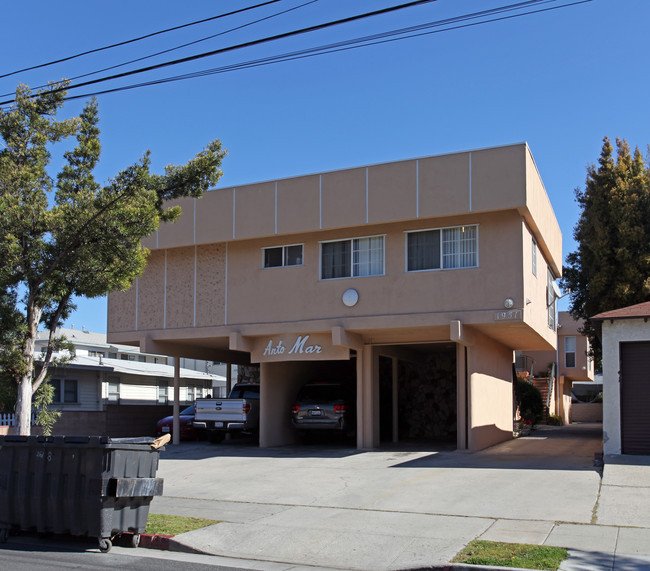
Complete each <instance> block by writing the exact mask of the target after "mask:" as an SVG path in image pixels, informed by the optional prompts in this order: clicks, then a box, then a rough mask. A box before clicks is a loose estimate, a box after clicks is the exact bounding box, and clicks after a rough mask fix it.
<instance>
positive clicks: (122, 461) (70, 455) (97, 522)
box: [0, 436, 164, 551]
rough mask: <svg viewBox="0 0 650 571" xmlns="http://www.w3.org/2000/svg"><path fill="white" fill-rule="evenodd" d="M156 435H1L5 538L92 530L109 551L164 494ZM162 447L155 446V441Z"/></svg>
mask: <svg viewBox="0 0 650 571" xmlns="http://www.w3.org/2000/svg"><path fill="white" fill-rule="evenodd" d="M152 443H154V439H153V438H135V439H130V438H120V439H111V438H109V437H106V436H0V541H6V540H7V537H8V534H9V532H10V531H12V530H23V531H37V532H49V533H65V534H70V535H88V536H90V537H97V538H98V539H99V548H100V550H101V551H108V550H109V549H110V548H111V546H112V539H113V538H114V536H116V535H118V534H120V533H122V532H131V533H133V534H134V535H133V538H132V543H131V544H132V545H133V547H137V545H138V544H139V542H140V533H142V532H144V530H145V526H146V524H147V518H148V517H149V504H150V503H151V500H152V499H153V497H154V496H160V495H162V488H163V480H162V478H156V477H155V476H156V471H157V469H158V460H159V455H160V454H159V453H160V450H164V448H154V447H153V446H152ZM154 446H155V444H154Z"/></svg>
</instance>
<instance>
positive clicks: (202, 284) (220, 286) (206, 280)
mask: <svg viewBox="0 0 650 571" xmlns="http://www.w3.org/2000/svg"><path fill="white" fill-rule="evenodd" d="M225 311H226V245H225V244H207V245H205V246H198V247H197V250H196V327H204V326H209V325H223V324H224V323H225Z"/></svg>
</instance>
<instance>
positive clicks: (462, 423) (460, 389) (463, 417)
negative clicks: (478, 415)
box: [456, 343, 469, 450]
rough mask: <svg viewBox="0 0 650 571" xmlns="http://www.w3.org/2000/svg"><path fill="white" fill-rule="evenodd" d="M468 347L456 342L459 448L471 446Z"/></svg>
mask: <svg viewBox="0 0 650 571" xmlns="http://www.w3.org/2000/svg"><path fill="white" fill-rule="evenodd" d="M467 365H468V348H467V346H466V345H463V344H461V343H456V419H457V420H456V447H457V448H458V450H467V449H468V448H469V434H468V428H467V427H468V416H469V394H468V393H469V372H468V370H467Z"/></svg>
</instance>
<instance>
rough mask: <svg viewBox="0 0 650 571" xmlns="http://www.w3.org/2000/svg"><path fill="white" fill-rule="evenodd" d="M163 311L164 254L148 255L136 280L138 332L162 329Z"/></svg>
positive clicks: (160, 251) (157, 251)
mask: <svg viewBox="0 0 650 571" xmlns="http://www.w3.org/2000/svg"><path fill="white" fill-rule="evenodd" d="M164 311H165V252H164V251H163V250H156V251H154V252H151V254H149V258H148V259H147V267H146V268H145V270H144V273H143V274H142V275H141V276H140V278H138V307H137V312H138V322H137V329H138V330H147V329H162V328H163V323H164Z"/></svg>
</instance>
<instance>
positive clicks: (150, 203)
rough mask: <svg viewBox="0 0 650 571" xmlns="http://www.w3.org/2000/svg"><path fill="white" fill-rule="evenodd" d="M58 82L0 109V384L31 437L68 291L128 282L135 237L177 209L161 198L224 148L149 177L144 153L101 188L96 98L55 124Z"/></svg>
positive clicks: (178, 192) (139, 254)
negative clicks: (42, 338)
mask: <svg viewBox="0 0 650 571" xmlns="http://www.w3.org/2000/svg"><path fill="white" fill-rule="evenodd" d="M63 87H64V84H56V85H52V86H50V87H49V88H48V89H45V90H42V91H39V92H38V93H37V94H32V93H31V92H30V90H29V89H28V88H27V87H25V86H19V87H18V89H17V91H16V100H15V103H14V105H13V106H12V107H11V108H10V109H8V110H0V137H2V141H3V142H4V143H3V145H2V148H0V377H1V378H0V380H2V381H5V389H6V390H5V391H4V394H12V393H13V397H14V398H15V403H16V404H15V410H16V425H17V431H18V433H19V434H29V433H30V416H31V405H32V397H33V396H34V395H35V393H36V391H37V390H38V389H39V387H41V385H42V384H43V382H44V380H45V379H46V376H47V371H48V367H49V366H50V365H51V364H52V358H53V355H54V354H55V351H56V348H57V343H58V340H57V339H56V338H55V330H56V328H57V327H58V326H60V325H61V324H62V322H63V321H64V320H65V319H66V318H67V317H68V315H69V314H70V312H71V311H72V310H73V309H74V304H73V300H74V298H75V296H85V297H95V296H101V295H105V294H106V293H108V292H110V291H113V290H117V289H121V290H124V289H126V288H128V287H129V286H130V285H131V283H132V282H133V280H134V279H135V277H137V276H138V275H139V274H141V273H142V271H143V269H144V267H145V263H146V258H147V254H148V251H147V250H146V249H144V248H143V247H142V246H141V239H142V238H143V237H145V236H147V235H149V234H151V233H152V232H153V231H155V230H156V229H157V228H158V226H159V224H160V222H161V221H174V220H176V219H177V218H178V216H179V215H180V208H178V207H172V208H166V207H165V205H164V202H165V201H166V200H168V199H173V198H178V197H182V196H192V197H199V196H201V194H202V193H203V192H204V191H206V190H207V189H208V188H210V187H211V186H213V185H215V184H216V182H217V181H218V179H219V178H220V176H221V170H220V165H221V161H222V159H223V157H224V154H225V152H224V151H223V150H222V148H221V143H220V142H219V141H218V140H215V141H213V142H211V143H210V144H209V145H208V146H207V147H206V148H205V149H204V150H203V151H202V152H200V153H199V154H198V155H196V157H195V158H194V159H192V160H190V161H189V162H188V163H187V164H185V165H182V166H173V165H172V166H168V167H166V168H165V172H164V174H162V175H157V174H152V173H151V172H150V171H149V166H150V160H149V154H148V153H147V154H145V156H143V157H142V158H141V159H140V160H138V161H137V162H136V163H134V164H133V165H131V166H129V167H128V168H126V169H124V170H123V171H121V172H119V173H118V174H117V175H116V176H115V177H114V178H111V179H110V180H109V181H108V182H107V183H106V184H105V185H104V186H102V185H100V184H98V183H97V182H96V181H95V179H94V177H93V169H94V168H95V166H96V164H97V162H98V160H99V156H100V142H99V129H98V127H97V124H98V113H97V104H96V102H95V101H94V100H93V101H90V102H89V103H87V104H86V105H85V107H84V109H83V112H82V113H81V114H80V115H79V117H74V118H71V119H64V120H57V118H56V114H57V111H58V110H59V109H60V108H61V106H62V105H63V101H64V97H65V91H64V90H62V88H63ZM71 136H75V137H76V140H77V144H76V147H74V149H72V150H70V151H67V152H65V153H64V155H63V157H64V166H63V167H62V169H61V171H60V172H59V174H58V176H57V178H56V180H53V179H52V178H51V177H50V176H49V174H48V172H47V167H48V165H49V163H50V159H51V156H50V148H51V147H52V144H53V143H57V142H59V141H61V140H62V139H64V138H66V137H71ZM39 328H41V329H45V330H46V331H49V343H48V345H47V348H46V350H45V352H44V354H43V355H42V356H39V363H38V365H39V366H38V367H36V366H35V365H36V363H35V355H34V341H35V339H36V334H37V331H38V330H39ZM7 389H8V390H7Z"/></svg>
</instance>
